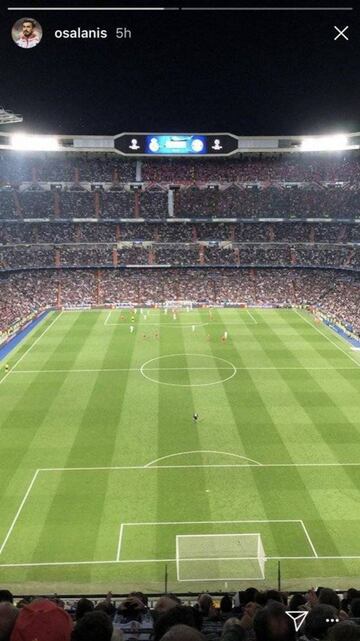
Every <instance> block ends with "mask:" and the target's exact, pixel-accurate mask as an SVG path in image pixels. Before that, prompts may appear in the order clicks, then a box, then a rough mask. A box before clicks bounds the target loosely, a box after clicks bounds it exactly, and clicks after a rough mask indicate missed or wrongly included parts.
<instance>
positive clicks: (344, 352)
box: [294, 309, 360, 369]
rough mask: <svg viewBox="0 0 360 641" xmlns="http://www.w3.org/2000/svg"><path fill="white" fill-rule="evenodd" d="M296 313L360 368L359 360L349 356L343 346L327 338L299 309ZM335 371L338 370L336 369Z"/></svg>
mask: <svg viewBox="0 0 360 641" xmlns="http://www.w3.org/2000/svg"><path fill="white" fill-rule="evenodd" d="M294 311H295V313H296V314H297V315H298V316H299V317H300V318H301V319H302V320H303V321H304V323H307V324H308V325H310V327H312V329H314V330H315V331H316V332H318V333H319V334H320V335H321V336H323V337H324V338H326V340H328V341H329V342H330V343H331V344H332V345H334V347H336V348H337V349H339V350H340V351H341V352H342V353H343V354H345V356H347V357H348V358H350V360H351V361H352V362H353V363H355V365H357V366H358V367H360V362H359V361H357V360H356V358H353V357H352V356H351V354H349V353H348V352H347V351H346V350H345V349H344V348H343V347H341V345H338V344H337V343H335V341H333V340H332V339H331V338H330V337H329V336H327V335H326V334H324V332H322V331H320V329H319V328H318V327H315V326H314V325H313V324H312V323H310V321H309V320H308V319H307V318H305V317H304V316H303V315H302V314H300V312H299V311H298V310H297V309H295V310H294ZM335 369H336V368H335Z"/></svg>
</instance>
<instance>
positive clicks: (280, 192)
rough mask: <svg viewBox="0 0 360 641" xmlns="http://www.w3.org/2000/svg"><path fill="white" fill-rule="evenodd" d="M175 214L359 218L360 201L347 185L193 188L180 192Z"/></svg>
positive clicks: (184, 215)
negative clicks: (222, 188)
mask: <svg viewBox="0 0 360 641" xmlns="http://www.w3.org/2000/svg"><path fill="white" fill-rule="evenodd" d="M175 214H176V216H178V217H179V218H186V217H206V218H208V217H217V216H220V217H230V218H231V217H237V218H258V217H261V218H332V217H334V218H358V217H359V215H360V198H359V193H358V191H357V190H354V189H351V188H349V187H348V186H346V187H327V188H324V187H320V186H316V185H315V186H314V185H307V186H306V187H296V186H294V187H292V188H288V189H287V188H284V187H278V186H271V185H270V186H265V187H257V186H252V187H251V188H244V187H240V186H236V185H233V186H231V187H228V188H227V189H225V190H222V191H221V190H219V191H217V190H211V189H206V188H205V189H204V188H200V187H199V186H191V187H188V188H187V189H184V190H181V191H179V192H178V193H177V197H176V199H175Z"/></svg>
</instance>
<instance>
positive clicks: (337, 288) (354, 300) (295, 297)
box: [0, 267, 360, 335]
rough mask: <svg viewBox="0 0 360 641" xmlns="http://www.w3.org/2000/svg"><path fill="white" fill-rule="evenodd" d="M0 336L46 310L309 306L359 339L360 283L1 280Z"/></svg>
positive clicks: (274, 275) (106, 274)
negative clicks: (188, 303) (174, 303)
mask: <svg viewBox="0 0 360 641" xmlns="http://www.w3.org/2000/svg"><path fill="white" fill-rule="evenodd" d="M0 278H1V280H0V331H2V332H5V331H6V330H7V329H8V328H9V327H10V326H11V325H12V324H14V323H17V322H20V321H21V320H22V319H23V318H26V317H27V316H28V315H29V314H31V313H33V312H36V311H38V310H40V309H43V308H45V307H46V306H57V305H105V304H119V305H121V304H124V303H131V304H139V305H146V304H157V303H163V302H165V301H168V300H193V301H194V302H199V303H206V304H210V305H219V304H223V303H229V304H239V303H243V304H246V305H274V306H277V305H280V306H283V305H285V306H287V305H311V306H314V307H319V308H320V309H321V310H322V311H323V312H324V313H325V314H326V315H328V316H330V317H332V318H334V319H335V320H338V321H341V322H342V323H344V324H346V325H348V326H351V327H352V329H353V331H354V332H355V333H357V334H359V335H360V278H359V275H358V274H356V273H347V272H343V273H339V272H337V271H334V270H315V269H287V268H284V269H252V268H249V269H236V268H235V269H234V268H233V269H231V268H228V269H214V268H211V267H210V268H206V269H181V268H180V269H176V268H174V269H171V268H169V269H155V270H152V269H145V270H144V269H141V268H138V269H110V270H109V269H107V270H101V269H99V270H91V269H89V270H60V269H59V270H42V271H36V270H34V271H21V272H15V273H11V272H8V273H7V274H4V273H3V274H2V276H0Z"/></svg>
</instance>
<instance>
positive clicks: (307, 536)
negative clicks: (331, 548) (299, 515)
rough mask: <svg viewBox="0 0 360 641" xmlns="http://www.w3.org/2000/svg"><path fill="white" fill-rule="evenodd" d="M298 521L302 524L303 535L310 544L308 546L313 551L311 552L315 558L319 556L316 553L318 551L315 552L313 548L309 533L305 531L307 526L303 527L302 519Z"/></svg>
mask: <svg viewBox="0 0 360 641" xmlns="http://www.w3.org/2000/svg"><path fill="white" fill-rule="evenodd" d="M300 522H301V525H302V527H303V530H304V532H305V536H306V538H307V540H308V541H309V545H310V547H311V549H312V551H313V553H314V556H315V557H316V558H318V557H319V555H318V553H317V552H316V550H315V546H314V544H313V542H312V540H311V538H310V535H309V532H308V531H307V528H306V527H305V524H304V521H300Z"/></svg>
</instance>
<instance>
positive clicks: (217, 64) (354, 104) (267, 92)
mask: <svg viewBox="0 0 360 641" xmlns="http://www.w3.org/2000/svg"><path fill="white" fill-rule="evenodd" d="M7 4H9V6H18V5H20V6H26V7H28V6H31V7H32V10H31V11H23V10H16V11H7V9H6V6H7ZM89 4H90V6H99V5H100V3H96V2H95V0H89V2H88V3H85V2H82V1H81V0H79V1H78V2H77V0H74V1H73V3H72V5H71V4H70V3H69V0H66V1H65V2H64V3H63V2H61V0H55V1H53V2H49V3H46V2H37V3H36V2H35V3H31V4H27V3H26V2H25V3H24V1H23V3H19V0H17V1H16V0H12V1H11V0H7V2H6V0H2V7H3V8H2V9H1V10H0V19H1V20H0V70H1V74H0V105H3V106H4V107H6V108H8V109H11V110H12V111H14V112H18V113H21V114H22V115H23V117H24V123H23V124H22V125H18V126H17V127H18V129H17V130H19V131H20V130H24V131H28V132H33V131H36V132H43V133H57V134H81V133H82V134H110V135H111V134H116V133H119V132H122V131H139V132H141V131H149V132H151V131H153V132H196V133H199V132H216V131H228V132H231V133H235V134H238V135H277V134H279V135H287V134H306V133H323V132H325V133H327V132H338V131H344V132H351V131H360V82H359V75H360V74H359V72H360V20H359V13H360V8H359V9H357V8H355V9H354V11H352V12H350V11H345V12H340V11H336V12H330V11H322V12H316V11H306V12H305V11H286V12H285V11H284V12H280V11H276V12H275V11H274V12H269V11H262V12H260V11H256V12H255V11H251V12H250V11H247V12H243V11H242V12H240V11H184V10H182V11H162V12H135V11H133V12H131V11H127V12H122V11H119V12H116V11H114V12H109V11H97V12H95V11H93V12H74V11H63V12H60V11H59V12H57V11H39V10H37V9H36V8H35V7H37V8H39V7H46V6H68V7H69V6H77V7H79V6H83V7H84V6H87V5H89ZM141 4H142V3H139V2H133V3H131V0H128V1H127V2H126V3H118V5H117V6H129V5H131V6H138V7H139V6H141ZM219 4H220V0H218V3H216V2H214V1H213V0H212V1H211V2H210V3H204V2H203V1H202V2H199V0H195V1H194V2H193V3H191V2H187V3H186V5H184V4H182V5H179V4H178V3H177V2H175V0H174V2H172V3H167V6H175V7H177V6H181V7H184V6H192V7H194V6H195V7H199V6H204V7H205V6H210V5H212V6H218V5H219ZM231 4H232V3H231V2H230V3H226V6H228V7H229V6H230V5H231ZM102 5H103V6H114V5H115V3H114V0H111V1H110V2H109V3H106V4H105V3H104V2H103V3H102ZM143 5H145V6H159V5H160V6H164V4H163V3H162V2H161V1H160V2H159V3H158V4H157V3H154V2H152V3H143ZM224 6H225V5H224ZM235 6H243V7H244V6H248V7H249V6H251V7H255V6H262V7H264V6H277V7H285V6H287V7H289V6H296V4H294V3H291V2H279V1H276V0H275V1H274V3H271V2H259V4H255V3H249V2H246V1H245V2H243V3H238V4H237V5H235ZM299 6H312V7H319V6H327V7H329V6H337V7H339V6H347V7H348V6H352V3H351V1H350V2H349V0H345V2H340V0H338V1H337V2H336V0H335V1H334V0H327V1H326V0H324V1H323V2H317V3H314V2H313V3H311V2H301V1H299ZM24 16H30V17H33V18H35V19H37V20H38V21H39V22H40V23H41V25H42V27H43V31H44V35H43V39H42V42H41V43H40V44H39V45H38V46H37V47H35V48H33V49H29V50H24V49H20V48H19V47H17V46H16V45H15V44H14V43H13V41H12V39H11V27H12V24H13V23H14V22H15V20H17V19H19V18H22V17H24ZM334 25H337V26H338V27H340V28H343V27H345V26H346V25H349V29H348V30H347V35H348V37H349V41H346V40H344V38H342V37H340V38H339V39H338V40H337V41H334V37H335V35H336V33H337V32H336V31H335V29H334ZM121 26H123V27H127V28H128V29H130V30H131V33H132V37H131V39H126V40H124V39H122V40H118V39H117V38H116V37H115V30H116V27H121ZM77 27H81V28H84V29H90V28H91V29H94V28H96V27H100V28H102V29H106V30H107V32H108V37H107V38H106V39H97V40H90V39H88V40H75V39H56V38H55V35H54V32H55V30H56V29H75V28H77Z"/></svg>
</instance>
